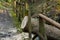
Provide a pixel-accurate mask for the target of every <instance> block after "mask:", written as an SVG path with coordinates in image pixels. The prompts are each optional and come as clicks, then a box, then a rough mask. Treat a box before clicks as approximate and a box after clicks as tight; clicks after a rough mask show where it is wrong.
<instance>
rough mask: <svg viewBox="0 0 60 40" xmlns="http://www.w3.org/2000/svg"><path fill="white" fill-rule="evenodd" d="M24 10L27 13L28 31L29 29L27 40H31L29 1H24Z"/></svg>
mask: <svg viewBox="0 0 60 40" xmlns="http://www.w3.org/2000/svg"><path fill="white" fill-rule="evenodd" d="M26 10H27V12H28V29H29V40H32V35H31V33H32V27H31V10H30V3H29V0H27V1H26Z"/></svg>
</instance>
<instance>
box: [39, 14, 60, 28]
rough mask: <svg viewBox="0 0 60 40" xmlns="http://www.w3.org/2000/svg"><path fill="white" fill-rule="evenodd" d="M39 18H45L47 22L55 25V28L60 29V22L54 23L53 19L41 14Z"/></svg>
mask: <svg viewBox="0 0 60 40" xmlns="http://www.w3.org/2000/svg"><path fill="white" fill-rule="evenodd" d="M39 16H40V17H41V18H43V19H44V20H46V21H48V22H50V23H51V24H53V25H54V26H55V27H57V28H59V29H60V24H59V23H58V22H56V21H54V20H52V19H50V18H48V17H46V16H44V15H43V14H39Z"/></svg>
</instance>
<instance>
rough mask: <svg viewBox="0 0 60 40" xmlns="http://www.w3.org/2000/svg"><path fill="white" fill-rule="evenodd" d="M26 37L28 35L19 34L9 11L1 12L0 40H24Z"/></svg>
mask: <svg viewBox="0 0 60 40" xmlns="http://www.w3.org/2000/svg"><path fill="white" fill-rule="evenodd" d="M22 35H23V36H22ZM24 36H25V37H27V34H26V35H25V33H21V34H18V33H17V29H16V28H15V27H14V26H13V21H12V17H11V16H10V14H9V12H8V10H0V40H23V38H24Z"/></svg>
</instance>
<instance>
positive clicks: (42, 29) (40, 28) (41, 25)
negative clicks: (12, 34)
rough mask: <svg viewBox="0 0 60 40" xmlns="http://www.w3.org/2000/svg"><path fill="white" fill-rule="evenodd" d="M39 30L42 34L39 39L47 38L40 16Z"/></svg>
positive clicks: (45, 39) (44, 39)
mask: <svg viewBox="0 0 60 40" xmlns="http://www.w3.org/2000/svg"><path fill="white" fill-rule="evenodd" d="M39 32H40V34H41V35H42V36H43V38H40V40H47V37H46V33H45V27H44V21H43V19H42V18H41V17H39ZM39 37H40V35H39Z"/></svg>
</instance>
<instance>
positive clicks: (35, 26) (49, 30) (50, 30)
mask: <svg viewBox="0 0 60 40" xmlns="http://www.w3.org/2000/svg"><path fill="white" fill-rule="evenodd" d="M24 21H26V19H25V20H24ZM23 23H24V22H23ZM27 24H28V23H26V24H25V25H24V26H25V27H24V28H23V31H24V32H28V31H29V30H28V26H27ZM31 24H32V33H33V34H39V20H38V19H37V18H31ZM44 25H45V31H46V35H47V36H50V37H53V38H56V39H59V40H60V30H59V29H58V28H56V27H54V26H52V25H48V24H44ZM21 27H22V26H21Z"/></svg>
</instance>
